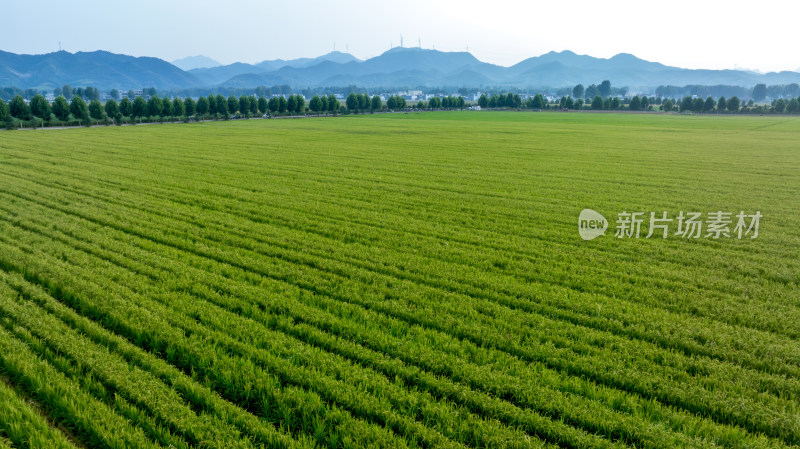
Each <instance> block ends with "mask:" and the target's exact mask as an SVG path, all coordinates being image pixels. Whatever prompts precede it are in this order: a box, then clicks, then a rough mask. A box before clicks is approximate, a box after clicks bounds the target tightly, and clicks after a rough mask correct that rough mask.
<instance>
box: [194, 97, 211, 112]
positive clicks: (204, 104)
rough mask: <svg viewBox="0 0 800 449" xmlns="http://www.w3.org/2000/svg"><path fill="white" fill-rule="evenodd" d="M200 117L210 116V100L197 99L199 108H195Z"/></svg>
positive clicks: (204, 98)
mask: <svg viewBox="0 0 800 449" xmlns="http://www.w3.org/2000/svg"><path fill="white" fill-rule="evenodd" d="M195 111H197V114H198V115H201V116H203V115H206V114H208V112H209V111H208V98H206V97H200V98H198V99H197V107H196V108H195Z"/></svg>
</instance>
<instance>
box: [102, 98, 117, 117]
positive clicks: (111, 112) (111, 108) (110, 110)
mask: <svg viewBox="0 0 800 449" xmlns="http://www.w3.org/2000/svg"><path fill="white" fill-rule="evenodd" d="M103 109H104V110H105V111H106V115H107V116H109V117H116V116H117V114H119V105H118V104H117V102H116V101H114V100H113V99H111V100H108V101H106V104H105V106H103Z"/></svg>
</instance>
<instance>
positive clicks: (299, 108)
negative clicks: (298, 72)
mask: <svg viewBox="0 0 800 449" xmlns="http://www.w3.org/2000/svg"><path fill="white" fill-rule="evenodd" d="M305 109H306V99H305V97H303V96H302V95H301V94H297V95H296V96H295V99H294V112H295V113H297V114H302V113H303V112H304V111H305Z"/></svg>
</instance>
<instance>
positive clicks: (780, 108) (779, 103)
mask: <svg viewBox="0 0 800 449" xmlns="http://www.w3.org/2000/svg"><path fill="white" fill-rule="evenodd" d="M772 108H773V109H774V110H775V112H777V113H778V114H783V112H784V111H786V100H784V99H783V98H779V99H777V100H775V104H773V105H772ZM34 115H35V114H34Z"/></svg>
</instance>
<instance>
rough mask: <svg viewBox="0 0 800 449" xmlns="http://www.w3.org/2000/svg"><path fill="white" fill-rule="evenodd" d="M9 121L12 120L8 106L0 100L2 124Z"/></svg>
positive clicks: (0, 120)
mask: <svg viewBox="0 0 800 449" xmlns="http://www.w3.org/2000/svg"><path fill="white" fill-rule="evenodd" d="M9 119H11V115H10V114H9V113H8V105H7V104H6V102H5V101H3V99H2V98H0V122H5V121H7V120H9Z"/></svg>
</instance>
